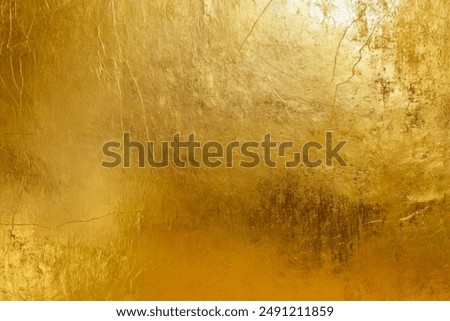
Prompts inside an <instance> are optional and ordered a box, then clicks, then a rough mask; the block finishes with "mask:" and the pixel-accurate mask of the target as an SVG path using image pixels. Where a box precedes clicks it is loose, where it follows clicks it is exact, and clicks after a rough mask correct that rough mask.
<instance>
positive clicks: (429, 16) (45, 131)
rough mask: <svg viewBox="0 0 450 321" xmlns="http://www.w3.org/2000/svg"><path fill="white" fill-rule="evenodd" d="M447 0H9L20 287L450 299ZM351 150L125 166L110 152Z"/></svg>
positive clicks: (14, 237) (9, 104)
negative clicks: (311, 162)
mask: <svg viewBox="0 0 450 321" xmlns="http://www.w3.org/2000/svg"><path fill="white" fill-rule="evenodd" d="M449 33H450V2H448V1H447V0H422V1H415V0H396V1H392V0H389V1H388V0H367V1H365V0H348V1H319V0H308V1H307V0H270V1H260V0H257V1H244V0H241V1H237V0H230V1H225V0H224V1H213V0H192V1H181V0H180V1H175V0H167V1H163V0H155V1H150V0H136V1H118V0H89V1H87V0H42V1H37V0H36V1H34V0H26V1H25V0H8V1H6V0H1V1H0V224H1V225H0V299H2V300H179V299H183V300H234V299H240V300H257V299H258V300H259V299H268V300H277V299H283V300H299V299H307V300H314V299H317V300H328V299H333V300H448V299H450V279H449V278H448V275H450V266H449V264H450V234H449V233H450V230H449V229H450V218H449V209H450V200H449V186H450V184H449V183H450V176H449V164H450V154H449V150H448V146H449V138H450V137H449V129H450V104H449V80H450V79H449V77H450V76H449V75H450V69H449V62H450V47H449V44H448V39H449V37H450V34H449ZM326 130H332V131H333V132H334V134H335V135H336V137H338V138H339V139H346V140H347V141H348V144H347V145H346V147H345V149H343V155H344V157H345V159H346V160H347V163H348V165H349V166H348V167H338V166H336V167H333V168H318V169H314V170H310V169H306V168H303V167H300V168H296V169H283V168H282V167H279V168H277V169H270V168H267V167H265V166H259V167H257V168H254V169H239V168H233V169H225V168H218V169H204V168H203V169H193V168H187V169H177V168H174V167H169V168H167V169H151V168H145V169H136V168H130V169H123V168H117V169H105V168H102V167H100V163H101V161H102V159H103V156H102V154H101V146H102V144H103V143H104V142H106V141H108V140H112V139H115V140H118V139H120V137H121V135H122V133H123V132H126V131H127V132H131V133H132V134H133V138H135V139H136V140H138V139H139V140H142V141H145V140H147V138H150V139H152V140H155V141H160V140H162V139H167V138H170V137H171V135H173V134H174V133H176V132H180V133H182V134H184V135H187V134H188V133H191V132H195V133H196V134H197V137H198V138H199V139H200V140H207V139H215V140H219V141H222V142H227V141H231V140H234V139H242V140H243V139H247V140H248V139H261V137H262V136H263V135H264V134H265V133H267V132H271V133H272V135H273V137H274V139H276V140H278V141H281V140H289V139H290V140H293V141H294V142H295V143H296V144H301V143H302V142H305V141H307V140H319V141H320V140H323V133H324V132H325V131H326Z"/></svg>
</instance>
